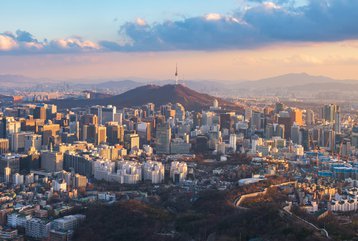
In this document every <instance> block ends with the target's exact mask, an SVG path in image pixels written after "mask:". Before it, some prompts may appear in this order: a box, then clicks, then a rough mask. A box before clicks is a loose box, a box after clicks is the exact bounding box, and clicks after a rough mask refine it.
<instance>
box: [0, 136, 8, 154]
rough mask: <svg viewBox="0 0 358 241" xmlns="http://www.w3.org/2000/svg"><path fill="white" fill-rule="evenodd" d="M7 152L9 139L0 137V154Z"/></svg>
mask: <svg viewBox="0 0 358 241" xmlns="http://www.w3.org/2000/svg"><path fill="white" fill-rule="evenodd" d="M8 152H9V140H8V139H0V154H4V153H8Z"/></svg>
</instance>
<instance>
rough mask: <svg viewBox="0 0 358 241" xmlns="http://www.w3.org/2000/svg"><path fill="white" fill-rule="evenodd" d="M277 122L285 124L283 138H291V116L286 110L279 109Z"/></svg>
mask: <svg viewBox="0 0 358 241" xmlns="http://www.w3.org/2000/svg"><path fill="white" fill-rule="evenodd" d="M278 124H281V125H284V126H285V135H284V136H285V138H286V139H290V138H291V127H292V124H293V122H292V118H291V117H290V115H289V114H288V113H287V112H284V111H281V112H280V114H279V117H278Z"/></svg>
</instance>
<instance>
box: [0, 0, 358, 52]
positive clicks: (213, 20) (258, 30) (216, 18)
mask: <svg viewBox="0 0 358 241" xmlns="http://www.w3.org/2000/svg"><path fill="white" fill-rule="evenodd" d="M243 1H244V2H246V5H244V7H242V6H241V9H240V10H236V11H233V12H232V14H229V15H222V14H218V13H215V12H212V13H208V14H206V15H204V16H198V17H190V18H183V19H181V20H167V21H163V22H156V23H148V22H147V21H146V20H145V19H143V18H137V19H135V20H134V21H131V22H126V23H124V24H122V26H121V27H120V29H119V30H118V32H119V40H118V41H117V40H116V41H113V40H103V41H99V42H98V43H95V42H92V41H89V40H84V39H82V38H80V37H71V38H65V39H55V40H46V39H45V40H38V39H36V38H35V37H34V36H33V35H32V34H31V33H29V32H26V31H22V30H18V31H16V33H10V32H4V33H0V54H1V53H3V54H4V53H5V54H9V53H10V54H28V53H71V52H88V51H96V52H98V51H109V52H111V51H115V52H116V51H119V52H131V51H133V52H144V51H176V50H204V51H210V50H231V49H254V48H260V47H263V46H269V45H274V44H276V45H277V44H281V43H296V44H297V43H306V42H309V43H312V42H317V43H321V42H335V41H345V40H358V24H356V20H357V19H358V11H357V9H358V1H357V0H307V3H306V4H305V5H303V4H302V2H304V1H301V0H271V1H265V0H243Z"/></svg>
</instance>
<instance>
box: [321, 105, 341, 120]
mask: <svg viewBox="0 0 358 241" xmlns="http://www.w3.org/2000/svg"><path fill="white" fill-rule="evenodd" d="M338 109H339V107H338V106H337V105H335V104H329V105H325V106H323V108H322V119H323V120H325V121H327V122H329V123H333V122H334V120H335V116H336V112H337V110H338Z"/></svg>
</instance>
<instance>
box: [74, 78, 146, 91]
mask: <svg viewBox="0 0 358 241" xmlns="http://www.w3.org/2000/svg"><path fill="white" fill-rule="evenodd" d="M142 85H144V84H143V83H140V82H137V81H133V80H109V81H104V82H100V83H91V84H88V83H87V84H86V83H78V84H74V85H73V86H72V88H74V89H80V90H81V89H82V90H96V91H100V92H101V91H102V92H103V91H111V92H117V94H120V93H124V92H126V91H128V90H131V89H134V88H137V87H139V86H142Z"/></svg>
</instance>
